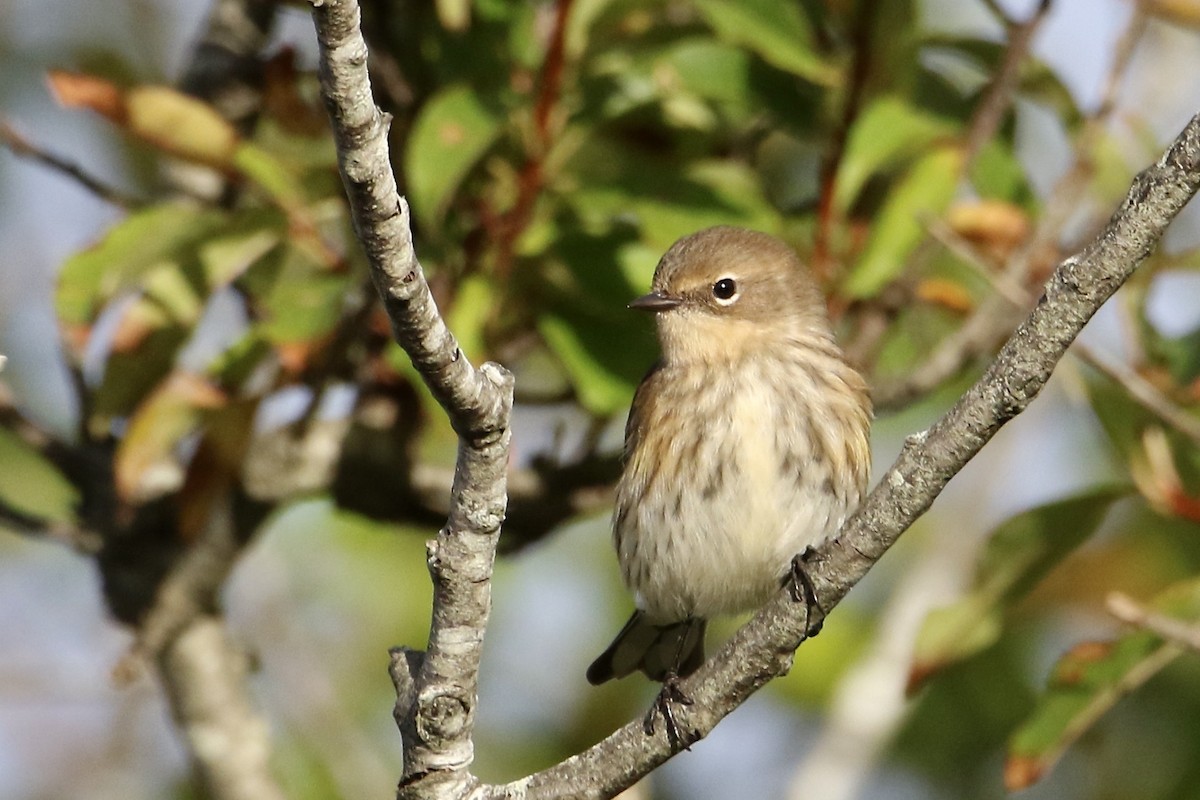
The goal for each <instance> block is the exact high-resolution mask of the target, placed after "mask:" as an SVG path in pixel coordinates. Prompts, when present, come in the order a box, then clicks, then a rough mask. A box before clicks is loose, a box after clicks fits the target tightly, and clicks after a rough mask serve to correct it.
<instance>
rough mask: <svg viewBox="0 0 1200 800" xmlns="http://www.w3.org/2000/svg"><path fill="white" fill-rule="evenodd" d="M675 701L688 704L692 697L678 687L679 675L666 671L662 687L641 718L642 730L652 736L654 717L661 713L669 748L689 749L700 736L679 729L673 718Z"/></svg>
mask: <svg viewBox="0 0 1200 800" xmlns="http://www.w3.org/2000/svg"><path fill="white" fill-rule="evenodd" d="M676 703H678V704H679V705H681V706H690V705H691V704H692V698H690V697H688V696H687V695H686V694H684V692H683V690H682V689H681V688H679V676H678V675H676V674H675V673H674V672H668V673H667V674H666V676H665V677H664V678H663V685H662V689H660V690H659V692H658V697H656V698H654V704H653V705H651V706H650V710H649V711H647V712H646V717H645V719H643V720H642V730H644V731H645V732H646V735H647V736H653V735H654V718H655V716H658V715H660V714H661V715H662V718H663V724H664V725H665V726H666V729H667V742H668V743H669V744H670V745H671V749H672V750H677V749H679V748H680V747H682V748H683V749H684V750H691V749H692V745H693V744H695V743H696V742H697V741H699V739H700V736H699V734H698V733H697V732H696V731H688V730H681V729H680V727H679V723H678V721H677V720H676V719H675V705H674V704H676Z"/></svg>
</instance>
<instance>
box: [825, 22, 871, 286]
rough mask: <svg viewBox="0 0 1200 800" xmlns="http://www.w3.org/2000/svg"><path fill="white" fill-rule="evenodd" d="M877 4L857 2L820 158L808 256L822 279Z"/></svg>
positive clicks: (828, 267)
mask: <svg viewBox="0 0 1200 800" xmlns="http://www.w3.org/2000/svg"><path fill="white" fill-rule="evenodd" d="M877 5H878V3H877V2H876V0H864V2H861V3H859V4H858V6H859V7H858V11H857V14H856V16H855V19H854V28H853V34H852V42H853V45H854V58H853V60H852V61H851V64H850V76H849V80H848V82H847V86H846V90H845V94H844V98H843V102H842V114H841V119H840V120H839V121H838V126H837V128H836V129H834V131H833V136H832V139H831V140H830V143H829V147H828V148H827V150H826V152H825V155H824V157H823V158H822V159H821V173H820V176H819V178H818V183H819V185H820V187H821V188H820V192H819V194H818V198H817V225H816V232H815V234H814V236H813V246H812V258H811V267H812V270H813V272H814V273H815V274H816V276H817V279H818V280H821V281H825V280H827V279H828V278H829V277H830V275H831V273H832V272H833V266H834V265H833V253H832V242H833V229H834V224H835V222H836V219H835V217H834V214H835V211H836V209H835V208H834V202H833V201H834V197H835V195H836V194H837V174H838V170H839V169H840V167H841V164H842V158H843V156H844V155H845V152H846V142H847V141H848V140H849V138H850V129H851V128H852V127H853V126H854V121H855V120H856V119H857V118H858V113H859V109H860V108H861V106H862V100H863V92H864V91H865V90H866V86H867V77H868V75H869V74H870V71H871V26H872V24H873V22H874V20H875V18H876V16H877V15H876V13H875V10H876V9H875V7H876V6H877Z"/></svg>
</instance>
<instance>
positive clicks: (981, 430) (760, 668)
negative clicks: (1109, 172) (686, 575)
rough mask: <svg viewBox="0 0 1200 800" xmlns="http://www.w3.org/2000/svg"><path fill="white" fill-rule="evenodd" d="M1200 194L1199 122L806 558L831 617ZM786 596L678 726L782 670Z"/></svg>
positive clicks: (649, 745) (600, 767) (645, 764)
mask: <svg viewBox="0 0 1200 800" xmlns="http://www.w3.org/2000/svg"><path fill="white" fill-rule="evenodd" d="M1197 188H1200V115H1198V116H1196V117H1194V118H1193V119H1192V120H1191V122H1189V123H1188V125H1187V126H1186V127H1185V128H1184V130H1183V132H1182V133H1181V134H1180V135H1179V137H1178V138H1177V139H1176V140H1175V141H1174V142H1173V143H1172V144H1171V146H1170V147H1169V148H1168V149H1167V151H1166V152H1165V153H1164V154H1163V156H1162V158H1161V159H1159V161H1158V163H1157V164H1155V165H1154V166H1152V167H1150V168H1148V169H1146V170H1145V171H1143V172H1142V173H1141V174H1139V175H1138V176H1137V178H1135V179H1134V182H1133V185H1132V186H1131V187H1130V190H1129V193H1128V194H1127V195H1126V197H1125V201H1124V202H1123V203H1122V204H1121V206H1120V208H1118V209H1117V211H1116V213H1115V214H1114V215H1113V216H1112V218H1111V219H1110V220H1109V223H1108V225H1107V226H1106V227H1105V228H1104V230H1103V231H1102V232H1101V233H1100V234H1099V235H1098V236H1097V237H1096V238H1095V239H1094V240H1093V241H1092V242H1091V243H1089V244H1088V245H1087V246H1086V247H1085V248H1084V249H1083V250H1082V251H1081V252H1079V253H1078V254H1077V255H1075V256H1072V257H1071V258H1068V259H1067V260H1066V261H1064V262H1062V263H1061V264H1060V265H1059V266H1058V268H1057V269H1056V270H1055V271H1054V274H1053V275H1051V277H1050V280H1049V282H1048V283H1047V284H1046V287H1045V291H1044V293H1043V295H1042V297H1041V299H1040V300H1039V301H1038V303H1037V305H1036V306H1035V307H1034V309H1033V310H1032V311H1031V312H1030V314H1029V316H1028V317H1027V318H1026V319H1025V321H1024V322H1023V323H1021V325H1020V326H1019V327H1018V328H1017V329H1016V331H1014V333H1013V335H1012V336H1011V337H1010V338H1009V340H1008V342H1007V343H1006V344H1005V345H1004V347H1003V348H1002V349H1001V350H1000V353H999V355H998V356H997V358H996V360H995V361H994V362H993V363H992V365H991V366H990V367H989V368H988V370H987V371H986V372H985V373H984V375H983V377H981V378H980V379H979V381H978V382H977V383H976V384H975V385H974V386H973V387H971V389H970V390H968V391H967V393H966V394H964V395H963V396H962V398H960V399H959V401H958V403H957V404H955V406H954V407H953V408H952V409H951V410H950V411H949V412H948V413H947V414H946V415H945V416H943V417H942V418H941V419H940V420H938V421H937V422H936V423H935V424H934V425H933V427H931V428H930V429H929V430H928V431H924V432H921V433H919V434H916V435H914V436H911V437H909V439H908V441H907V443H906V444H905V446H904V448H903V450H902V451H901V453H900V455H899V457H898V458H897V459H896V462H895V463H894V464H893V465H892V467H891V469H889V470H888V471H887V473H885V474H884V475H883V478H882V480H881V481H880V483H879V485H878V486H876V487H875V490H874V491H873V492H872V493H871V494H870V496H869V497H868V498H867V500H866V501H865V503H864V504H863V506H862V508H860V509H859V511H858V513H856V514H855V515H854V516H853V517H852V518H851V519H850V520H849V521H848V522H847V523H846V526H845V527H844V528H843V529H842V532H841V534H840V535H839V537H838V538H837V539H836V540H834V541H832V542H830V543H829V544H826V545H824V546H822V547H821V548H820V549H819V550H818V551H817V552H816V554H815V555H814V557H813V558H812V559H811V560H810V562H809V563H810V568H811V575H810V577H811V578H812V582H813V585H814V587H815V589H816V592H817V595H818V597H819V598H820V600H821V605H822V606H823V607H824V609H826V610H828V609H831V608H832V607H833V606H834V605H836V604H837V603H838V602H839V601H840V600H841V599H842V598H843V597H844V596H845V595H846V593H847V592H848V591H849V590H850V589H851V588H852V587H853V586H854V585H855V584H856V583H858V581H859V580H861V579H862V577H863V576H864V575H866V573H867V571H868V570H870V568H871V567H872V566H874V564H875V562H877V561H878V560H879V558H880V557H881V556H882V555H883V554H884V553H885V552H886V551H887V549H888V548H889V547H891V546H892V544H893V543H895V541H896V540H897V539H898V538H899V536H900V534H901V533H903V532H904V531H905V530H906V529H907V528H908V527H909V526H910V525H911V524H912V523H913V522H914V521H915V520H916V519H917V518H918V517H919V516H920V515H921V514H923V513H924V512H925V510H926V509H928V508H929V506H930V505H931V504H932V503H933V501H934V499H935V498H936V497H937V496H938V495H939V494H940V493H941V491H942V489H943V488H945V486H946V484H947V483H948V482H949V481H950V479H951V478H952V477H954V475H956V474H957V473H958V472H959V471H960V470H961V469H962V468H963V466H965V465H966V463H967V462H968V461H969V460H970V459H971V458H973V457H974V456H975V454H976V453H978V452H979V450H980V449H981V448H982V447H983V446H984V445H985V444H987V442H988V441H989V440H990V439H991V438H992V436H993V435H995V433H996V432H997V431H998V430H999V429H1000V428H1001V427H1002V426H1003V425H1004V423H1006V422H1007V421H1009V420H1010V419H1012V418H1013V417H1015V416H1016V415H1017V414H1019V413H1021V411H1023V410H1024V409H1025V408H1026V407H1027V406H1028V405H1029V403H1030V402H1031V401H1032V400H1033V398H1034V397H1036V396H1037V394H1038V393H1039V392H1040V391H1041V389H1042V387H1043V386H1045V385H1046V382H1047V381H1048V380H1049V378H1050V373H1051V372H1052V371H1053V369H1054V366H1055V365H1056V364H1057V363H1058V361H1059V360H1060V359H1061V358H1062V357H1063V355H1064V354H1065V353H1066V350H1067V347H1068V346H1069V345H1070V343H1071V342H1072V340H1074V338H1075V337H1076V336H1077V335H1078V334H1079V332H1080V331H1081V330H1082V329H1083V326H1084V324H1085V323H1086V322H1087V321H1088V320H1089V319H1090V318H1091V316H1092V315H1093V314H1094V313H1095V312H1096V310H1097V309H1098V308H1100V306H1101V305H1102V304H1103V303H1104V302H1105V301H1106V300H1107V299H1108V298H1109V297H1111V296H1112V294H1113V293H1114V292H1115V291H1116V290H1117V288H1119V287H1120V286H1121V284H1122V283H1123V282H1124V281H1125V280H1127V279H1128V278H1129V277H1130V276H1131V275H1132V274H1133V272H1134V270H1135V269H1137V267H1138V265H1140V264H1141V263H1142V261H1143V260H1145V258H1146V256H1148V255H1149V254H1150V252H1151V251H1152V250H1153V249H1154V247H1155V246H1156V245H1157V244H1158V241H1159V239H1160V238H1161V237H1162V234H1163V232H1164V231H1165V230H1166V227H1167V225H1168V224H1169V223H1170V221H1171V220H1172V219H1174V217H1175V216H1176V215H1177V214H1178V213H1179V211H1180V210H1181V209H1182V208H1183V207H1184V205H1186V204H1187V202H1188V201H1189V200H1190V199H1191V197H1192V196H1193V195H1194V194H1195V193H1196V190H1197ZM806 616H807V615H806V613H805V610H804V607H803V606H802V605H801V604H797V603H794V602H793V601H792V600H791V597H790V594H789V593H788V592H787V591H782V592H780V593H779V594H778V595H777V596H776V597H775V598H774V599H773V600H772V601H771V602H770V603H768V604H767V605H766V606H765V607H764V608H763V609H762V610H760V611H759V612H758V614H756V615H755V616H754V618H753V619H751V620H750V622H748V623H747V624H746V625H745V626H743V627H742V628H741V630H739V631H738V632H737V634H736V635H734V637H733V638H732V639H731V640H730V641H729V642H728V643H727V644H726V645H725V647H724V648H722V650H721V651H720V652H719V653H717V654H716V655H715V656H714V657H713V658H711V659H710V660H709V661H708V662H706V663H705V664H704V666H703V667H701V669H700V670H699V671H698V672H696V673H695V674H694V675H693V676H692V677H690V678H688V679H686V680H685V681H682V682H681V688H682V690H683V691H684V692H685V693H686V694H687V695H688V696H690V697H691V698H692V699H693V701H694V702H693V705H691V706H689V707H687V708H686V709H682V710H681V712H680V717H681V724H683V725H685V726H687V727H688V728H691V729H694V730H696V732H697V733H699V734H700V735H706V734H707V733H708V732H709V731H711V730H712V728H713V726H715V725H716V724H717V722H719V721H720V720H721V719H722V718H723V717H725V715H727V714H728V713H729V712H731V711H732V710H733V709H734V708H736V707H737V706H738V705H740V704H741V703H742V702H743V701H745V700H746V698H748V697H749V696H750V695H751V694H753V693H754V692H755V691H757V690H758V689H759V688H760V687H762V686H763V685H764V684H766V683H767V682H768V681H769V680H771V679H772V678H774V677H775V676H777V675H780V674H782V673H784V672H786V671H787V669H788V668H789V667H790V665H791V661H792V655H793V652H794V651H795V649H796V648H797V647H798V646H799V645H800V644H801V643H803V641H804V640H805V638H807V630H809V628H810V622H812V621H811V620H809V619H807V618H806ZM673 754H674V752H673V748H672V747H671V745H670V744H669V743H668V741H667V738H666V735H665V732H664V733H661V734H659V735H657V736H654V737H647V736H646V734H645V733H643V731H642V726H641V723H640V721H639V722H631V723H630V724H628V725H626V726H625V727H623V728H621V729H619V730H617V731H616V732H615V733H613V734H612V735H610V736H609V737H608V738H607V739H605V740H603V741H601V742H599V743H598V744H596V745H594V746H593V747H591V748H590V749H588V750H586V751H584V752H583V753H580V754H579V755H576V756H573V757H572V758H569V759H567V760H566V761H563V762H562V763H560V764H558V765H556V766H553V767H551V768H549V769H547V770H544V771H542V772H539V773H537V774H535V775H532V776H529V777H527V778H523V779H521V780H520V781H516V782H514V783H511V784H508V785H506V786H499V787H487V788H486V789H485V790H484V791H483V792H482V795H483V796H486V797H494V798H501V797H504V798H511V797H523V798H549V797H579V798H602V797H611V796H612V795H614V794H616V793H617V792H618V791H620V790H621V789H622V788H624V787H626V786H629V785H630V784H632V783H633V782H634V781H636V780H637V779H638V778H640V777H642V776H643V775H645V774H647V773H648V772H650V771H651V770H652V769H654V768H655V767H656V766H658V765H659V764H661V763H662V762H664V761H666V760H667V759H668V758H670V757H671V756H672V755H673Z"/></svg>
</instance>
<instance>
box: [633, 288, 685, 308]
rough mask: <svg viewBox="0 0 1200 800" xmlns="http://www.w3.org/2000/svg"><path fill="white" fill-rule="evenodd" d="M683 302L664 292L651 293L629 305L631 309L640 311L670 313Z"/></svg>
mask: <svg viewBox="0 0 1200 800" xmlns="http://www.w3.org/2000/svg"><path fill="white" fill-rule="evenodd" d="M681 302H683V301H682V300H680V299H679V298H678V297H671V296H670V295H666V294H663V293H662V292H651V293H650V294H644V295H642V296H641V297H639V298H638V299H636V300H634V301H633V302H632V303H630V304H629V307H630V308H634V309H637V310H638V311H670V310H671V309H672V308H675V307H676V306H678V305H679V304H680V303H681Z"/></svg>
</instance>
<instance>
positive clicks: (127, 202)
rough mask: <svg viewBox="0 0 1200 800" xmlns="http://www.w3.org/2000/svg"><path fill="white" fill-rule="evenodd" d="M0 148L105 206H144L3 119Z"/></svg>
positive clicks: (126, 207)
mask: <svg viewBox="0 0 1200 800" xmlns="http://www.w3.org/2000/svg"><path fill="white" fill-rule="evenodd" d="M0 144H3V145H4V146H5V147H7V148H8V149H9V150H11V151H12V153H13V155H15V156H20V157H21V158H28V159H30V160H32V161H36V162H37V163H39V164H41V165H43V166H46V167H49V168H50V169H52V170H54V171H55V172H58V173H60V174H62V175H65V176H67V177H68V178H70V179H71V180H73V181H75V182H76V183H78V184H79V185H80V186H82V187H83V188H84V189H86V190H87V191H89V192H91V193H92V194H94V195H95V196H96V197H99V198H100V199H101V200H104V201H105V202H108V203H112V204H113V205H115V206H118V207H119V208H124V209H135V208H139V207H141V206H142V205H144V204H145V203H144V201H142V200H139V199H138V198H136V197H134V196H133V195H130V194H127V193H126V192H124V191H122V190H120V189H118V188H116V187H115V186H110V185H109V184H107V183H105V182H104V181H103V180H101V179H100V178H98V177H96V176H95V175H93V174H92V173H90V172H88V171H87V170H86V169H84V168H83V167H81V166H79V165H78V164H76V163H75V162H74V161H70V160H68V159H66V158H64V157H62V156H60V155H58V154H57V153H51V152H50V151H49V150H46V149H45V148H43V147H41V146H39V145H36V144H34V143H33V142H31V141H29V139H27V138H25V137H24V136H22V135H21V134H20V133H18V132H17V131H16V129H15V128H13V127H12V126H11V125H9V124H8V123H7V122H5V121H4V120H3V119H0Z"/></svg>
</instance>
